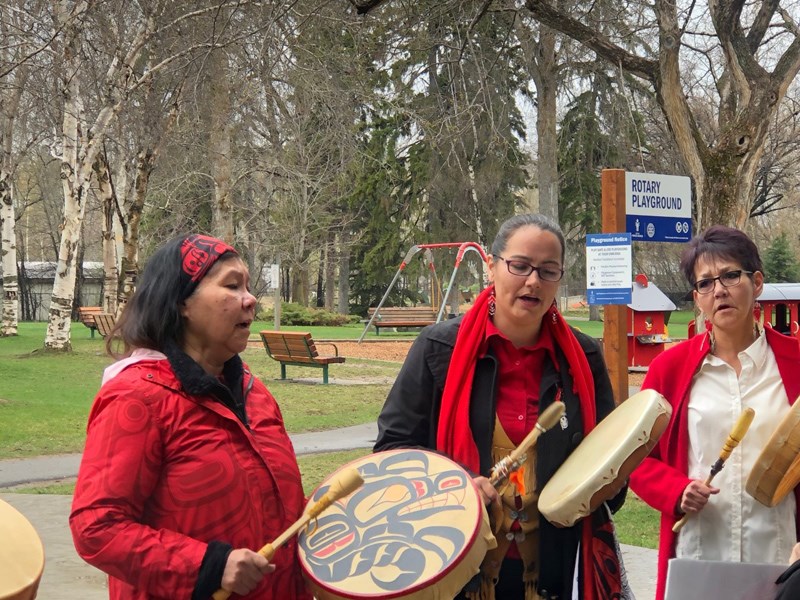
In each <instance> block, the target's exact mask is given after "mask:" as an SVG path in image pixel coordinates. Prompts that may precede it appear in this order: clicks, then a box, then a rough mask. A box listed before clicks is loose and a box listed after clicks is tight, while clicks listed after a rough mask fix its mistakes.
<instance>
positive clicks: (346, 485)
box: [212, 469, 364, 600]
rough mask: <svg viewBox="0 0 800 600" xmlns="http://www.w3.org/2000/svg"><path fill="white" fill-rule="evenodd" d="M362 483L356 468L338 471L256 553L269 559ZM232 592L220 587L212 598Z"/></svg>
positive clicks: (224, 598)
mask: <svg viewBox="0 0 800 600" xmlns="http://www.w3.org/2000/svg"><path fill="white" fill-rule="evenodd" d="M363 484H364V480H363V479H362V478H361V474H360V473H359V472H358V471H357V470H356V469H346V470H344V471H342V472H341V473H339V474H338V475H337V476H336V478H335V479H334V480H333V481H331V485H330V487H329V488H328V491H327V492H325V494H324V495H323V496H322V498H320V499H319V500H317V501H316V502H315V503H314V504H312V505H311V506H310V507H309V508H308V510H307V511H306V512H305V513H304V514H303V516H302V517H300V518H299V519H297V521H295V522H294V523H292V524H291V525H290V526H289V528H288V529H286V531H284V532H283V533H282V534H280V535H279V536H278V537H276V538H275V539H274V540H273V541H272V542H270V543H268V544H266V545H265V546H264V547H263V548H261V550H259V551H258V553H259V554H260V555H261V556H263V557H264V558H266V559H267V560H269V559H271V558H272V556H273V555H274V554H275V551H276V550H277V549H278V548H280V547H281V546H283V545H284V544H285V543H286V542H287V541H289V540H290V539H292V538H293V537H294V536H295V535H297V533H298V532H299V531H300V530H301V529H302V528H303V527H305V526H306V525H307V524H308V522H309V521H311V519H316V518H317V517H318V516H319V515H320V513H322V511H324V510H325V509H326V508H328V507H329V506H330V505H331V504H333V503H334V502H336V501H337V500H340V499H341V498H344V497H345V496H348V495H350V494H351V493H353V492H354V491H356V490H357V489H358V488H360V487H361V486H362V485H363ZM232 593H233V592H229V591H228V590H226V589H223V588H220V589H218V590H217V591H216V592H214V595H213V596H212V598H213V599H214V600H227V599H228V598H229V597H230V595H231V594H232Z"/></svg>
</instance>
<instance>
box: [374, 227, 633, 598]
mask: <svg viewBox="0 0 800 600" xmlns="http://www.w3.org/2000/svg"><path fill="white" fill-rule="evenodd" d="M563 267H564V236H563V234H562V233H561V229H560V228H559V227H558V225H557V224H556V223H554V222H553V221H552V220H550V219H549V218H547V217H544V216H542V215H531V214H526V215H517V216H515V217H512V218H510V219H509V220H507V221H506V222H505V223H503V224H502V225H501V227H500V230H499V232H498V234H497V237H496V238H495V240H494V243H493V244H492V249H491V257H490V259H489V279H490V280H491V282H492V284H493V285H490V286H489V287H488V288H487V289H486V290H484V291H483V292H482V293H481V294H480V295H479V296H478V298H476V300H475V304H474V305H473V307H472V308H471V309H470V310H469V312H468V313H467V314H466V315H465V316H464V317H462V318H457V319H452V320H449V321H445V322H443V323H439V324H437V325H432V326H430V327H428V328H426V329H425V330H423V332H422V333H421V334H420V335H419V337H418V338H417V340H416V341H415V342H414V345H413V346H412V348H411V350H410V351H409V354H408V357H407V358H406V361H405V363H404V365H403V368H402V370H401V371H400V374H399V376H398V378H397V381H396V382H395V384H394V386H393V388H392V390H391V392H390V393H389V396H388V398H387V400H386V404H385V405H384V407H383V411H382V412H381V415H380V417H379V419H378V440H377V443H376V444H375V450H376V451H378V450H388V449H391V448H401V447H410V446H411V447H413V446H418V447H425V448H433V449H437V450H439V451H441V452H443V453H445V454H447V455H448V456H450V457H452V458H453V459H455V460H456V461H457V462H459V463H461V464H462V465H464V466H465V467H466V468H467V469H469V470H470V471H471V472H472V473H474V474H475V475H476V478H475V482H476V484H477V485H478V486H479V489H480V490H481V493H482V495H483V496H484V500H485V501H486V502H487V503H488V502H490V501H497V500H498V495H497V492H496V491H495V489H494V488H493V487H492V485H491V484H490V483H489V481H488V479H487V478H486V476H487V475H488V474H489V472H490V470H491V467H492V466H493V465H494V464H495V463H496V462H497V461H498V460H499V459H500V458H502V457H503V456H506V455H507V454H508V453H509V452H510V451H511V449H513V448H515V447H516V445H517V444H519V443H520V442H521V441H522V439H523V438H524V437H525V435H526V434H527V433H528V432H529V431H531V429H532V428H533V427H534V425H535V423H536V420H537V417H538V414H539V412H540V411H542V410H544V409H546V408H547V407H548V406H549V405H550V404H552V403H553V402H556V401H558V400H561V401H563V402H564V404H565V408H566V412H565V414H564V417H563V418H562V419H561V423H560V425H556V426H555V427H553V428H552V429H551V430H550V431H549V432H548V433H547V435H543V436H542V437H541V438H540V439H539V441H538V444H537V446H536V447H535V455H533V456H529V458H528V461H527V464H529V465H533V464H535V469H531V470H526V472H525V473H524V474H523V477H522V479H523V483H524V485H520V486H516V485H515V486H509V487H508V488H507V490H506V492H505V493H504V495H503V498H502V506H503V510H504V518H503V520H502V521H503V522H502V526H501V530H500V532H499V533H498V534H497V541H498V547H497V549H495V550H490V551H489V553H488V554H487V556H486V559H485V560H484V562H483V565H482V567H481V571H482V576H481V578H479V580H473V581H472V582H470V584H469V585H468V586H467V588H465V592H466V593H468V594H469V597H470V598H481V599H489V598H495V597H496V598H498V599H500V598H502V599H504V600H523V599H524V600H538V599H541V598H545V599H550V598H573V597H579V598H582V599H584V600H596V599H601V598H609V599H610V598H617V599H619V598H626V597H627V595H626V594H627V590H626V589H625V585H624V584H623V582H622V579H623V577H622V576H621V569H620V564H619V561H618V554H617V552H616V548H615V545H616V544H615V537H614V533H613V528H612V525H611V523H610V519H609V517H608V514H607V511H606V510H605V509H604V508H601V509H598V510H597V511H596V512H595V513H594V514H592V515H591V516H590V517H587V518H586V519H583V520H582V521H579V522H578V523H577V524H576V525H574V526H572V527H569V528H564V529H559V528H557V527H555V526H554V525H552V524H550V523H548V522H547V520H546V519H543V518H540V517H539V513H538V510H537V508H536V507H537V499H538V493H539V491H540V490H541V489H542V487H543V486H544V484H545V483H546V482H547V481H548V480H549V479H550V477H551V476H552V475H553V474H554V473H555V471H556V470H557V469H558V467H559V466H560V465H561V464H562V463H563V462H564V460H565V459H566V458H567V456H569V454H570V453H571V452H572V451H573V450H574V449H575V448H577V446H578V444H579V443H580V442H581V440H582V439H583V437H584V436H585V435H586V434H587V433H588V432H589V431H590V430H591V429H592V428H593V427H594V426H595V424H596V422H597V421H599V420H600V419H602V418H603V417H605V416H606V415H607V414H609V413H610V412H611V411H612V410H613V408H614V398H613V395H612V391H611V383H610V381H609V378H608V372H607V370H606V367H605V363H604V362H603V357H602V355H601V352H600V348H599V346H598V344H597V343H596V342H595V341H594V340H593V339H591V338H590V337H589V336H586V335H584V334H582V333H580V332H579V331H577V330H575V329H572V328H570V327H569V326H568V325H567V323H566V321H565V320H564V318H563V317H562V316H561V314H560V313H559V312H558V309H557V308H556V306H555V297H556V292H557V291H558V285H559V281H560V280H561V277H562V276H563V274H564V270H563ZM532 453H533V451H532ZM624 498H625V491H624V490H622V491H621V492H620V493H619V494H618V495H617V496H616V497H615V498H614V499H613V500H612V501H611V502H610V503H609V505H610V506H611V507H612V508H613V509H614V510H616V509H617V508H619V506H621V505H622V502H623V501H624ZM481 579H482V581H481ZM492 583H496V585H492ZM573 592H574V593H575V596H573Z"/></svg>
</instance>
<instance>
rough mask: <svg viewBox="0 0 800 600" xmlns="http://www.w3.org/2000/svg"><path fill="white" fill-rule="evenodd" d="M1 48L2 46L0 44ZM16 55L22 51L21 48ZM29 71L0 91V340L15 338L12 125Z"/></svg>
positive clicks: (9, 58)
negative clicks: (0, 274) (0, 304)
mask: <svg viewBox="0 0 800 600" xmlns="http://www.w3.org/2000/svg"><path fill="white" fill-rule="evenodd" d="M0 16H2V21H3V22H2V24H0V32H2V34H3V36H2V37H3V39H8V35H9V31H8V22H9V21H13V19H8V20H7V19H6V14H5V12H0ZM3 45H4V46H5V44H3ZM9 45H10V44H9ZM19 50H20V52H18V54H17V55H19V54H24V52H25V51H26V47H25V45H22V46H21V48H20V49H19ZM17 55H15V54H14V53H13V51H12V50H11V49H9V48H7V47H6V48H0V56H1V57H2V63H4V64H11V63H12V62H13V61H14V60H15V59H16V56H17ZM28 73H29V69H28V66H27V65H26V64H23V65H19V66H18V67H17V68H16V69H15V71H14V73H13V75H12V74H9V75H7V76H6V77H7V82H8V83H9V84H10V85H8V86H7V87H4V89H2V90H0V236H1V238H0V248H2V260H0V265H2V269H3V307H2V322H0V337H7V336H13V335H17V325H18V324H19V274H18V272H17V230H16V215H15V210H14V208H15V206H14V172H15V171H16V164H15V162H16V161H15V159H14V123H15V122H16V118H17V114H18V113H19V106H20V99H21V98H22V90H24V89H25V85H26V81H27V79H28Z"/></svg>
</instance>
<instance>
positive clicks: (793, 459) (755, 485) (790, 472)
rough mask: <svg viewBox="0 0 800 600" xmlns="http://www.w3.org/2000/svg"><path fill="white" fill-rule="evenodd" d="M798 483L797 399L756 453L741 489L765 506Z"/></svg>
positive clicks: (799, 415)
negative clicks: (745, 482)
mask: <svg viewBox="0 0 800 600" xmlns="http://www.w3.org/2000/svg"><path fill="white" fill-rule="evenodd" d="M798 484H800V400H798V401H796V402H795V403H794V404H793V405H792V408H791V409H789V412H788V413H786V416H784V417H783V419H782V420H781V422H780V424H779V425H778V427H777V428H776V429H775V431H774V432H773V433H772V436H771V437H770V438H769V441H768V442H767V445H766V446H764V449H763V450H762V451H761V454H759V456H758V458H757V459H756V462H755V463H753V468H752V469H751V470H750V475H749V476H748V477H747V484H746V485H745V489H746V490H747V493H748V494H750V495H751V496H752V497H753V498H755V499H756V500H758V501H759V502H760V503H761V504H763V505H765V506H769V507H772V506H775V505H777V504H779V503H780V501H781V500H783V499H784V498H785V497H786V495H787V494H788V493H789V492H791V491H792V490H793V489H794V488H795V487H796V486H797V485H798Z"/></svg>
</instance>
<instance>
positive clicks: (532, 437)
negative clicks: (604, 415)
mask: <svg viewBox="0 0 800 600" xmlns="http://www.w3.org/2000/svg"><path fill="white" fill-rule="evenodd" d="M564 410H565V406H564V403H563V402H560V401H559V402H553V403H552V404H551V405H550V406H548V407H547V408H546V409H544V410H543V411H542V414H540V415H539V418H538V419H537V421H536V425H535V426H534V427H533V429H531V431H530V433H529V434H528V435H526V436H525V439H523V440H522V442H520V444H519V446H517V447H516V448H514V449H513V450H512V451H511V453H510V454H509V455H508V456H507V457H505V458H504V459H503V460H501V461H500V462H498V463H497V464H496V465H495V466H494V468H493V469H492V476H491V477H490V478H489V481H490V482H491V483H492V485H494V486H495V487H497V486H498V485H499V484H500V483H502V482H503V481H504V480H505V479H506V478H507V477H508V473H510V472H511V471H514V470H516V469H518V468H519V466H520V465H521V464H522V463H523V462H524V461H525V458H524V457H525V453H526V452H527V451H528V448H530V447H531V446H533V445H534V444H535V443H536V440H537V439H539V436H540V435H541V434H543V433H544V432H545V431H547V430H548V429H550V428H551V427H553V425H555V424H556V423H558V421H559V420H560V419H561V415H563V414H564ZM514 465H515V466H514Z"/></svg>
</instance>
